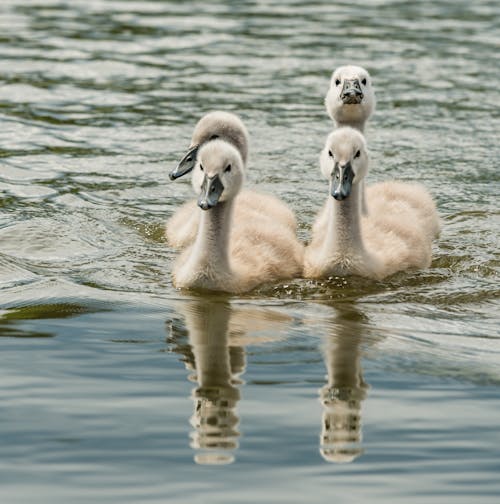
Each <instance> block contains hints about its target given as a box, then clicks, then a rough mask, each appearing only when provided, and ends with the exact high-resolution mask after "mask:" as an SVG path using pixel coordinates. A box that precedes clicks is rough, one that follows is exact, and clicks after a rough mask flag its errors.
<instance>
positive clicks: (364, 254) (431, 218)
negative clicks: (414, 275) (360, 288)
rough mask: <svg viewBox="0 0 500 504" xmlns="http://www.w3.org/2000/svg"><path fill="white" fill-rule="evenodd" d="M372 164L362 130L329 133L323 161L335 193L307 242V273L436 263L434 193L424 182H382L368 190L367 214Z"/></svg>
mask: <svg viewBox="0 0 500 504" xmlns="http://www.w3.org/2000/svg"><path fill="white" fill-rule="evenodd" d="M368 164H369V159H368V151H367V148H366V144H365V140H364V138H363V135H362V134H361V133H359V132H358V131H356V130H355V129H353V128H349V127H343V128H339V129H337V130H335V131H334V132H333V133H331V134H330V135H329V137H328V139H327V141H326V145H325V148H324V149H323V151H322V153H321V156H320V165H321V171H322V173H323V175H324V176H325V177H326V178H328V179H329V181H330V196H329V198H328V200H327V202H326V205H325V208H324V209H322V211H321V212H320V216H321V217H323V220H322V221H320V222H318V223H316V225H315V226H314V227H313V238H312V240H311V243H310V245H309V246H308V247H307V248H306V252H305V260H304V275H305V276H306V277H308V278H325V277H329V276H332V275H341V276H344V275H359V276H364V277H368V278H374V279H381V278H384V277H387V276H389V275H391V274H393V273H396V272H397V271H402V270H405V269H408V268H426V267H428V266H429V265H430V263H431V255H432V250H431V244H432V239H433V238H434V236H436V234H437V233H438V232H439V218H438V215H437V212H436V207H435V204H434V202H433V200H432V198H431V197H430V195H429V193H428V192H427V191H426V189H425V188H424V187H423V186H421V185H419V184H406V183H402V182H385V183H382V184H376V185H375V186H373V189H372V188H369V189H368V191H367V195H368V196H369V200H368V205H369V207H370V214H369V215H367V216H362V213H361V196H362V189H361V182H362V180H363V178H364V177H365V176H366V174H367V172H368ZM325 215H326V216H327V219H326V223H325V222H324V216H325Z"/></svg>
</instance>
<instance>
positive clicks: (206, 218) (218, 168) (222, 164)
mask: <svg viewBox="0 0 500 504" xmlns="http://www.w3.org/2000/svg"><path fill="white" fill-rule="evenodd" d="M229 166H230V170H227V167H229ZM217 177H218V178H219V180H220V183H221V185H222V186H223V190H222V193H221V196H220V198H219V199H218V201H217V203H216V204H215V205H214V206H213V207H211V208H209V209H208V210H201V209H197V212H198V214H199V219H200V220H199V225H198V231H197V234H196V239H195V241H194V243H193V244H192V245H191V246H190V247H189V248H188V249H186V250H185V251H184V252H183V253H182V254H181V256H180V257H179V260H178V262H177V264H176V265H175V268H174V285H175V286H176V287H180V288H194V289H208V290H217V291H224V292H232V293H241V292H247V291H249V290H252V289H254V288H255V287H257V286H258V285H261V284H264V283H268V282H274V281H278V280H284V279H288V278H293V277H296V276H299V275H300V274H301V272H302V263H303V246H302V244H301V243H299V241H298V240H297V237H296V235H295V233H294V232H293V231H292V230H291V229H290V227H288V226H286V225H283V224H282V223H281V222H279V221H277V220H275V221H273V220H272V219H269V218H267V217H264V216H262V215H261V214H259V213H258V212H254V213H251V212H248V213H246V214H245V213H244V212H241V213H237V212H236V211H234V207H235V206H236V195H237V194H238V193H239V191H240V189H241V186H242V184H243V178H244V167H243V161H242V159H241V155H240V154H239V152H238V151H237V150H236V149H235V148H234V147H233V146H232V145H230V144H229V143H227V142H224V141H222V140H214V141H212V142H209V143H207V144H206V145H204V146H203V147H202V148H201V149H200V151H199V158H198V162H197V164H196V167H195V169H194V170H193V178H192V180H193V187H194V189H195V191H196V192H197V193H198V194H200V200H199V201H202V198H203V187H204V184H206V183H207V182H206V180H215V179H216V178H217ZM250 194H251V193H249V195H250ZM248 200H249V202H251V200H252V198H250V197H249V198H248ZM254 201H256V200H254ZM199 204H200V205H202V203H199Z"/></svg>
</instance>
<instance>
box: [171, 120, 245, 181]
mask: <svg viewBox="0 0 500 504" xmlns="http://www.w3.org/2000/svg"><path fill="white" fill-rule="evenodd" d="M218 138H220V139H221V140H225V141H226V142H229V143H230V144H231V145H233V146H234V147H235V148H236V149H237V150H238V152H239V153H240V155H241V158H242V160H243V163H244V164H246V162H247V157H248V132H247V129H246V128H245V125H244V124H243V122H242V121H241V119H240V118H239V117H238V116H237V115H235V114H232V113H231V112H223V111H215V112H209V113H208V114H206V115H204V116H203V117H202V118H201V119H200V120H199V121H198V123H197V124H196V126H195V128H194V131H193V136H192V138H191V145H190V147H189V149H188V151H187V152H186V154H184V156H183V158H182V159H181V160H180V162H179V164H178V165H177V166H176V168H175V169H174V170H172V171H171V172H170V175H169V177H170V180H175V179H177V178H179V177H182V176H183V175H185V174H186V173H189V172H190V171H191V170H192V169H193V168H194V166H195V164H196V159H197V156H198V151H199V149H200V147H201V146H202V145H204V144H206V143H207V142H210V141H212V140H216V139H218Z"/></svg>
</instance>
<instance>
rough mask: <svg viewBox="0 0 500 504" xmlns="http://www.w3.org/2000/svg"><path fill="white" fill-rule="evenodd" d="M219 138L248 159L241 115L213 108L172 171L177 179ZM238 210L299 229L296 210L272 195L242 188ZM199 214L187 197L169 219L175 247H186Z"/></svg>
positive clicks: (169, 237)
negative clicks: (205, 146) (200, 151)
mask: <svg viewBox="0 0 500 504" xmlns="http://www.w3.org/2000/svg"><path fill="white" fill-rule="evenodd" d="M216 139H220V140H224V141H226V142H227V143H229V144H231V145H232V146H234V147H235V149H237V150H238V152H239V154H240V156H241V158H242V161H243V165H244V166H245V167H246V164H247V159H248V144H249V140H248V132H247V129H246V127H245V125H244V124H243V122H242V121H241V119H240V118H239V117H238V116H237V115H235V114H233V113H230V112H224V111H214V112H209V113H208V114H206V115H204V116H203V117H202V118H201V119H200V120H199V121H198V123H197V124H196V126H195V128H194V131H193V135H192V138H191V145H190V147H189V149H188V151H187V153H186V154H185V155H184V156H183V158H182V159H181V161H180V162H179V164H178V165H177V167H176V168H175V169H174V170H173V171H172V172H171V173H170V178H171V180H175V179H177V178H179V177H182V176H183V175H185V174H187V173H189V172H190V171H191V170H192V169H193V168H194V166H195V165H196V161H197V159H198V153H199V150H200V148H201V147H202V146H203V145H206V144H207V143H210V142H211V141H213V140H216ZM235 212H236V214H237V215H238V214H239V213H240V212H241V213H244V214H247V213H249V212H252V213H254V214H258V215H257V217H261V216H264V217H267V218H268V219H272V220H276V221H278V222H280V223H282V224H283V225H286V226H288V227H289V228H290V230H291V231H292V232H295V231H296V229H297V222H296V219H295V215H294V214H293V212H292V211H291V210H290V209H289V208H288V206H286V205H285V204H284V203H282V202H281V201H280V200H279V199H278V198H276V197H275V196H273V195H270V194H265V193H261V192H256V191H248V190H245V189H243V190H242V191H241V192H240V193H239V194H238V196H237V200H236V205H235ZM199 217H200V214H199V212H197V204H196V201H188V202H187V203H185V204H184V205H183V206H182V207H181V208H179V209H178V210H177V211H176V213H175V214H174V215H173V216H172V217H171V218H170V219H169V220H168V221H167V225H166V229H165V236H166V238H167V242H168V243H169V245H171V246H172V247H174V248H184V247H186V246H187V245H189V244H191V243H192V242H193V241H194V239H195V237H196V232H197V229H198V223H199Z"/></svg>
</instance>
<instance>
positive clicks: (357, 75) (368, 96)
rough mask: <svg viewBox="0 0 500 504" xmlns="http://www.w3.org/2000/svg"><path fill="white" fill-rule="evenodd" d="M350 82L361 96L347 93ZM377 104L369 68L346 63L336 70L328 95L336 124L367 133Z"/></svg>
mask: <svg viewBox="0 0 500 504" xmlns="http://www.w3.org/2000/svg"><path fill="white" fill-rule="evenodd" d="M346 82H351V83H353V86H352V87H351V89H350V92H351V93H352V95H357V96H354V99H351V98H352V97H350V96H348V95H349V92H347V93H344V90H345V87H344V86H345V85H346ZM356 90H357V91H356ZM349 102H354V103H349ZM375 104H376V99H375V90H374V89H373V86H372V78H371V76H370V74H369V73H368V71H367V70H365V69H364V68H363V67H360V66H356V65H345V66H341V67H338V68H337V69H336V70H334V71H333V73H332V77H331V79H330V87H329V88H328V92H327V94H326V97H325V107H326V110H327V112H328V115H329V116H330V117H331V119H332V121H334V123H335V126H336V127H341V126H351V127H352V128H355V129H357V130H358V131H361V133H364V131H365V124H366V122H367V121H368V119H370V117H371V116H372V114H373V112H374V111H375ZM364 186H365V183H364V181H363V182H362V183H361V188H362V192H363V196H362V203H361V204H362V207H361V208H362V212H363V214H367V213H368V203H367V198H366V194H365V189H364Z"/></svg>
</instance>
